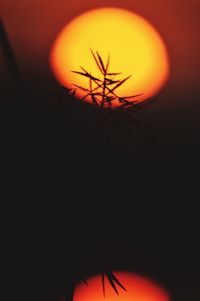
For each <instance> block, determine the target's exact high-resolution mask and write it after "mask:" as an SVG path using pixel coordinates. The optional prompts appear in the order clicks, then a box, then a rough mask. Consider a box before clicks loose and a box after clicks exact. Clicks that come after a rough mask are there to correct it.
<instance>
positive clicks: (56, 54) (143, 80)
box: [50, 8, 169, 101]
mask: <svg viewBox="0 0 200 301" xmlns="http://www.w3.org/2000/svg"><path fill="white" fill-rule="evenodd" d="M90 49H92V50H93V51H94V52H95V51H98V53H99V54H100V55H101V57H102V58H103V60H104V61H106V60H107V58H108V54H110V63H109V70H110V72H113V73H114V72H120V73H121V75H120V76H121V78H122V79H123V78H125V77H127V76H129V75H132V76H131V78H129V79H128V80H127V81H126V82H125V83H124V84H123V85H121V86H120V87H119V88H118V89H117V90H116V91H117V93H118V95H119V96H121V97H125V96H129V95H136V94H142V95H141V96H138V97H137V98H136V100H137V101H144V100H146V99H148V98H150V97H152V96H154V95H156V94H157V93H158V92H159V91H160V89H161V88H162V87H163V85H164V84H165V82H166V80H167V78H168V75H169V59H168V54H167V50H166V47H165V44H164V42H163V40H162V38H161V37H160V35H159V33H158V32H157V31H156V30H155V29H154V27H153V26H152V25H151V24H150V23H149V22H147V21H146V20H145V19H144V18H142V17H141V16H139V15H137V14H134V13H132V12H129V11H127V10H123V9H118V8H100V9H95V10H91V11H88V12H86V13H84V14H82V15H80V16H78V17H76V18H75V19H73V20H72V21H71V22H70V23H68V24H67V25H66V26H65V27H64V29H63V30H62V31H61V32H60V34H59V35H58V37H57V39H56V41H55V42H54V45H53V47H52V50H51V54H50V64H51V67H52V70H53V73H54V74H55V76H56V78H57V79H58V81H59V82H60V83H61V84H62V85H63V86H65V87H67V88H72V87H73V84H76V85H79V86H82V87H85V88H88V85H89V82H88V78H87V77H84V76H80V75H79V74H76V73H73V72H72V71H73V70H77V71H81V68H80V66H82V67H84V68H85V69H86V70H87V71H88V72H89V73H91V74H92V75H94V76H95V77H99V75H100V74H99V72H100V71H99V69H98V68H97V65H96V63H95V61H94V59H93V57H92V54H91V50H90ZM84 95H85V92H84V91H81V90H77V96H78V97H79V98H82V97H83V96H84Z"/></svg>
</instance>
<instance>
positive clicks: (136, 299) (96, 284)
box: [73, 272, 170, 301]
mask: <svg viewBox="0 0 200 301" xmlns="http://www.w3.org/2000/svg"><path fill="white" fill-rule="evenodd" d="M114 275H115V276H116V277H117V279H118V280H119V281H120V283H121V284H123V286H124V287H125V288H126V291H125V290H123V289H122V288H120V287H119V286H117V288H118V295H117V294H116V292H115V291H114V289H113V288H112V286H111V285H110V283H109V282H108V279H107V278H106V277H105V296H104V294H103V288H102V280H101V275H97V276H94V277H91V278H89V279H87V284H88V285H85V283H81V284H79V285H78V286H77V287H76V288H75V291H74V298H73V301H170V297H169V294H168V293H167V292H166V291H165V290H164V289H163V288H161V287H160V286H159V285H158V284H156V283H155V282H154V281H152V280H150V279H147V278H144V277H142V276H139V275H136V274H133V273H128V272H114Z"/></svg>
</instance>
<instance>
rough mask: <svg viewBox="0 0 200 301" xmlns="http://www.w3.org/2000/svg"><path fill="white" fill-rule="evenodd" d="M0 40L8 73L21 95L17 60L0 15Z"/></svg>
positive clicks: (21, 89)
mask: <svg viewBox="0 0 200 301" xmlns="http://www.w3.org/2000/svg"><path fill="white" fill-rule="evenodd" d="M0 42H1V47H2V50H3V55H4V57H5V60H6V63H7V66H8V68H9V71H10V74H11V76H12V78H13V81H14V83H15V85H16V87H17V89H18V92H19V94H21V95H22V91H23V88H22V86H23V85H22V80H21V77H20V72H19V69H18V66H17V61H16V59H15V56H14V53H13V50H12V47H11V45H10V42H9V38H8V35H7V32H6V29H5V26H4V24H3V20H2V18H1V17H0Z"/></svg>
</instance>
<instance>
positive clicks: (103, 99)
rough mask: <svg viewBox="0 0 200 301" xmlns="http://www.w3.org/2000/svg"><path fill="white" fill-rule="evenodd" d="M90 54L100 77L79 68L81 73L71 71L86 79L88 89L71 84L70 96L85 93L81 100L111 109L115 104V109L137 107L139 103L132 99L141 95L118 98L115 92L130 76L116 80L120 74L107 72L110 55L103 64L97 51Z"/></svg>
mask: <svg viewBox="0 0 200 301" xmlns="http://www.w3.org/2000/svg"><path fill="white" fill-rule="evenodd" d="M91 53H92V56H93V59H94V61H95V63H96V65H97V68H98V69H99V71H100V75H101V76H99V77H96V76H94V75H92V74H91V73H90V72H88V71H87V70H86V69H85V68H83V67H80V68H81V71H75V70H73V71H72V72H73V73H76V74H79V75H80V76H84V77H86V78H88V80H89V82H88V88H85V87H82V86H79V85H76V84H73V86H74V88H71V89H70V90H69V92H71V94H72V95H73V96H75V95H76V90H81V91H82V92H84V93H85V95H84V96H83V98H82V100H86V99H87V98H90V100H91V101H92V102H93V104H95V105H97V106H100V107H113V106H115V104H117V108H128V107H131V106H134V105H137V104H138V103H139V102H138V101H137V100H134V99H135V98H137V97H139V96H141V95H142V94H136V95H132V96H119V95H118V94H117V91H116V90H117V89H118V88H119V87H121V86H122V85H123V84H124V83H125V82H126V81H127V80H129V79H130V77H131V75H129V76H127V77H125V78H123V79H117V77H118V76H119V75H120V74H121V73H116V72H110V71H109V67H110V55H108V58H107V62H106V63H105V62H103V59H102V57H101V56H100V54H99V53H98V52H97V51H96V54H95V53H94V52H93V50H92V49H91Z"/></svg>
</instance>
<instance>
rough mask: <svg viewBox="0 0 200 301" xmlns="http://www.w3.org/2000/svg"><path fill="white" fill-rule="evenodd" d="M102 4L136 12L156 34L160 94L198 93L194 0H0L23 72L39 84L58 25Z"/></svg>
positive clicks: (199, 22) (199, 6)
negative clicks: (162, 59)
mask: <svg viewBox="0 0 200 301" xmlns="http://www.w3.org/2000/svg"><path fill="white" fill-rule="evenodd" d="M101 6H118V7H122V8H126V9H130V10H132V11H134V12H136V13H139V14H141V15H142V16H143V17H145V18H146V19H147V20H149V21H150V22H151V23H152V24H153V25H154V26H155V27H156V28H157V30H158V31H159V32H160V33H161V35H162V37H163V38H164V40H165V42H166V44H167V47H168V50H169V54H170V58H171V76H170V81H169V83H168V85H167V87H166V88H165V89H164V91H163V93H164V94H163V95H165V93H167V95H168V97H171V98H172V97H173V96H174V95H176V96H178V98H179V99H181V98H182V97H185V98H186V96H189V95H190V94H191V93H195V92H198V90H199V87H198V84H197V82H198V78H199V70H200V68H199V66H198V65H199V62H198V61H199V59H198V57H199V53H200V43H199V44H198V39H199V38H198V36H199V26H200V18H199V11H200V1H199V0H168V1H162V0H140V1H132V0H115V1H112V0H106V1H105V0H96V1H94V0H87V1H83V0H82V1H80V0H73V1H72V0H68V1H66V0H28V1H27V0H1V11H2V12H1V14H2V17H3V20H4V22H5V25H6V28H7V31H8V33H9V37H10V40H11V42H12V45H13V48H14V50H15V53H16V55H17V58H18V62H19V63H20V67H21V70H22V71H23V74H24V76H25V77H27V75H28V74H29V75H30V74H34V79H35V84H36V85H37V81H38V84H39V83H40V78H41V77H42V78H43V77H45V76H46V75H47V72H48V55H49V51H50V47H51V45H52V42H53V40H54V39H55V37H56V35H57V33H58V32H59V30H60V29H62V27H63V26H64V25H65V24H66V23H67V21H69V20H70V19H72V18H73V17H74V16H76V15H78V14H79V13H82V12H84V11H86V10H88V9H91V8H94V7H101ZM30 76H31V75H30Z"/></svg>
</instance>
